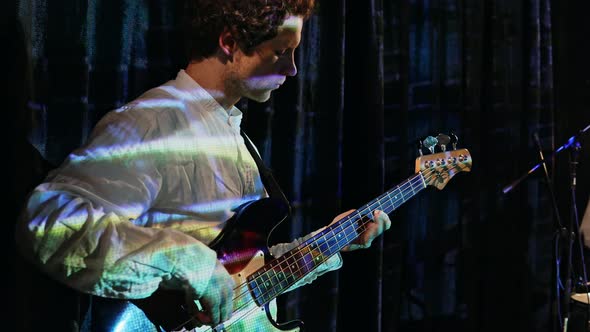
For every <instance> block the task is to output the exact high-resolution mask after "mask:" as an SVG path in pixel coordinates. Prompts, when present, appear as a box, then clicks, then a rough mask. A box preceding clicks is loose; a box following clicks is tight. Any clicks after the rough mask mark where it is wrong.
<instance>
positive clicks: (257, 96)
mask: <svg viewBox="0 0 590 332" xmlns="http://www.w3.org/2000/svg"><path fill="white" fill-rule="evenodd" d="M270 94H271V90H265V91H261V92H258V93H250V94H249V95H248V96H246V98H248V99H250V100H254V101H256V102H259V103H264V102H266V101H268V100H269V99H270Z"/></svg>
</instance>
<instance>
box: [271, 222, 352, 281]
mask: <svg viewBox="0 0 590 332" xmlns="http://www.w3.org/2000/svg"><path fill="white" fill-rule="evenodd" d="M325 228H326V227H322V228H320V229H318V230H316V231H314V232H311V233H310V234H308V235H306V236H304V237H300V238H297V239H295V240H293V241H292V242H290V243H279V244H277V245H274V246H272V247H270V248H269V252H270V254H271V255H272V256H273V257H276V258H278V257H281V256H282V255H283V254H285V253H286V252H287V251H289V250H291V249H293V248H295V247H297V246H299V245H301V244H302V243H303V242H305V241H307V240H309V239H310V238H312V237H313V236H314V235H316V234H317V233H319V232H321V231H323V230H324V229H325ZM341 267H342V256H341V255H340V253H336V255H333V256H332V257H330V258H328V260H327V261H325V262H324V263H323V264H321V265H320V266H318V267H317V268H316V269H315V270H313V271H312V272H311V273H309V274H308V275H307V276H305V277H304V278H303V279H301V280H299V281H298V282H297V283H295V284H294V285H293V286H291V287H290V288H289V289H288V290H287V292H290V291H292V290H294V289H296V288H299V287H301V286H304V285H307V284H311V283H312V282H313V281H314V280H316V279H317V278H318V277H319V276H321V275H324V274H326V273H327V272H330V271H334V270H338V269H339V268H341Z"/></svg>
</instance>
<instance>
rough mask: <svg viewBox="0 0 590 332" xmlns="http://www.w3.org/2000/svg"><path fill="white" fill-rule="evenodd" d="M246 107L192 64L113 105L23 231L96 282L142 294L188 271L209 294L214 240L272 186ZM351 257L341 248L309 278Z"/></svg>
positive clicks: (27, 246)
mask: <svg viewBox="0 0 590 332" xmlns="http://www.w3.org/2000/svg"><path fill="white" fill-rule="evenodd" d="M241 119H242V112H240V111H239V110H238V109H237V108H236V107H233V108H232V109H231V110H230V111H226V110H225V109H224V108H223V107H221V106H220V105H219V104H218V103H217V102H216V101H215V99H214V98H212V96H211V95H210V94H209V93H208V92H207V91H205V90H204V89H203V88H201V87H200V86H199V85H198V84H197V83H196V82H195V81H194V80H193V79H192V78H191V77H190V76H188V75H187V74H186V73H185V72H184V71H182V70H181V71H180V72H179V74H178V76H177V77H176V79H175V80H172V81H169V82H167V83H166V84H164V85H162V86H160V87H157V88H155V89H152V90H150V91H148V92H146V93H145V94H143V95H142V96H141V97H139V98H138V99H136V100H134V101H132V102H131V103H129V104H127V105H125V106H123V107H121V108H120V109H117V110H115V111H112V112H110V113H108V114H107V115H106V116H105V117H104V118H103V119H102V120H101V121H100V122H99V123H98V125H97V126H96V128H95V129H94V131H93V133H92V135H91V137H90V139H89V141H88V143H87V144H86V145H85V146H84V147H82V148H80V149H78V150H76V151H74V152H73V153H72V154H70V155H69V156H68V158H67V159H66V161H65V162H64V163H63V164H62V165H61V166H60V167H59V168H58V169H57V170H55V171H53V172H51V173H50V175H49V176H48V178H47V179H46V181H45V182H44V183H43V184H41V185H39V186H38V187H37V188H36V189H35V190H34V191H33V193H32V195H31V196H30V199H29V201H28V203H27V206H26V209H25V211H24V214H23V218H22V219H21V221H20V226H19V232H17V234H18V235H17V240H18V243H19V245H20V247H21V249H22V251H23V252H24V253H25V255H26V256H27V257H29V258H30V259H31V260H32V261H33V262H34V263H36V264H37V265H38V266H40V268H41V269H43V270H44V271H45V272H46V273H48V274H49V275H51V276H52V277H53V278H55V279H57V280H60V281H61V282H63V283H65V284H67V285H68V286H70V287H72V288H74V289H77V290H79V291H82V292H85V293H91V294H95V295H98V296H104V297H110V298H127V299H133V298H143V297H147V296H149V295H150V294H151V293H153V292H154V291H155V290H156V289H157V288H158V287H159V285H160V284H163V285H167V284H168V285H170V286H172V287H179V286H182V285H183V284H186V283H189V284H190V285H191V286H192V287H194V289H195V291H196V292H197V294H202V292H203V290H204V289H205V287H207V284H208V282H209V278H210V276H211V273H212V271H213V268H214V266H215V264H216V253H215V252H214V251H213V250H211V249H210V248H209V247H207V244H208V243H210V242H211V241H212V240H213V239H214V238H215V237H216V236H217V235H218V234H219V233H220V231H221V230H222V229H223V226H224V224H225V221H227V220H228V219H229V218H230V217H231V216H232V215H233V214H234V212H233V209H234V208H235V207H237V206H239V205H241V204H242V203H244V202H246V201H250V200H255V199H259V198H262V197H265V196H266V192H265V190H264V187H263V185H262V183H261V179H260V175H259V173H258V169H257V167H256V163H255V162H254V159H253V158H252V156H251V155H250V153H249V152H248V150H247V148H246V146H245V144H244V140H243V137H242V136H241V135H240V122H241ZM301 241H302V240H301V239H299V240H295V241H294V242H293V243H291V244H287V245H278V246H276V247H273V248H271V253H273V254H274V255H275V256H278V255H281V254H282V253H284V252H285V251H287V250H288V249H290V248H293V247H294V246H296V245H297V244H299V243H301ZM341 264H342V262H341V258H340V256H339V255H336V256H333V257H332V258H331V259H329V260H328V261H327V262H326V263H325V264H323V265H322V266H320V268H318V269H317V270H316V271H315V273H312V274H311V275H309V276H308V277H307V278H305V279H304V280H302V282H300V283H299V284H298V285H301V284H303V283H309V282H311V281H312V280H314V279H315V278H316V277H317V276H318V275H321V274H323V273H325V272H327V271H330V270H333V269H337V268H339V267H340V266H341Z"/></svg>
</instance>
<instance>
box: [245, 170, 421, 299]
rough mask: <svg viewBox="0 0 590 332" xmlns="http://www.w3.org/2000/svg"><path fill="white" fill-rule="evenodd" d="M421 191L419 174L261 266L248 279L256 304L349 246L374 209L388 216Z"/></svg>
mask: <svg viewBox="0 0 590 332" xmlns="http://www.w3.org/2000/svg"><path fill="white" fill-rule="evenodd" d="M424 188H426V182H425V181H424V177H423V175H422V173H421V172H419V173H417V174H415V175H413V176H412V177H410V178H408V179H407V180H405V181H404V182H402V183H401V184H399V185H398V186H396V187H394V188H392V189H390V190H389V191H387V192H385V193H384V194H383V195H381V196H379V197H377V198H376V199H374V200H372V201H371V202H369V203H367V204H365V205H363V206H362V207H360V208H359V209H357V210H356V211H354V212H353V213H351V214H349V215H347V216H346V217H344V218H342V219H340V220H339V221H337V222H335V223H334V224H332V225H330V226H328V227H326V228H325V229H324V230H322V231H321V232H319V233H318V234H316V235H314V236H313V237H311V238H310V239H308V240H307V241H305V242H304V243H302V244H301V245H299V246H297V247H296V248H294V249H292V250H290V251H288V252H286V253H285V254H284V255H282V256H281V257H279V258H275V259H273V260H272V261H270V262H269V263H267V264H266V265H264V266H263V267H262V268H260V269H259V270H258V271H256V272H254V273H253V274H251V275H250V276H249V277H248V287H249V288H250V291H251V293H252V296H253V298H254V300H255V301H256V303H257V304H258V305H264V304H266V303H268V302H270V301H271V300H272V299H274V298H276V297H277V296H279V295H280V294H282V293H283V292H285V291H286V290H287V289H289V287H291V286H292V285H294V284H296V283H297V282H298V281H300V280H301V279H303V278H305V276H307V275H308V274H309V273H311V272H312V271H313V270H315V269H316V268H317V267H318V266H319V265H321V264H322V263H324V262H325V261H327V260H328V259H329V258H330V257H332V256H333V255H334V254H336V253H338V252H339V251H340V250H342V248H344V247H346V246H347V245H349V244H350V243H352V242H353V241H354V240H355V239H356V238H357V237H358V236H359V235H360V234H361V233H362V232H364V231H365V229H366V228H367V223H368V222H371V220H372V212H373V211H374V210H382V211H383V212H385V213H390V212H392V211H394V210H395V209H397V208H398V207H399V206H400V205H402V204H403V203H405V202H407V201H408V200H409V199H410V198H412V197H414V196H415V195H416V194H417V193H418V192H420V191H422V190H423V189H424Z"/></svg>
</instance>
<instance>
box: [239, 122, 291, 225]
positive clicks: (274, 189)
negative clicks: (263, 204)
mask: <svg viewBox="0 0 590 332" xmlns="http://www.w3.org/2000/svg"><path fill="white" fill-rule="evenodd" d="M240 133H241V134H242V137H244V143H246V147H247V148H248V151H249V152H250V154H251V155H252V158H254V161H255V162H256V166H257V167H258V171H259V172H260V177H261V179H262V184H263V185H264V188H266V191H267V192H268V195H269V196H270V198H272V199H275V200H278V201H281V202H282V203H283V204H285V207H287V209H288V213H289V215H291V205H290V204H289V200H287V197H285V194H284V193H283V191H282V190H281V187H280V186H279V184H278V183H277V181H276V180H275V178H274V176H273V175H272V170H270V169H269V168H268V167H266V165H264V162H263V161H262V159H260V155H258V151H256V148H254V145H252V142H251V141H250V138H249V137H248V135H246V133H245V132H244V131H243V130H240Z"/></svg>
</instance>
